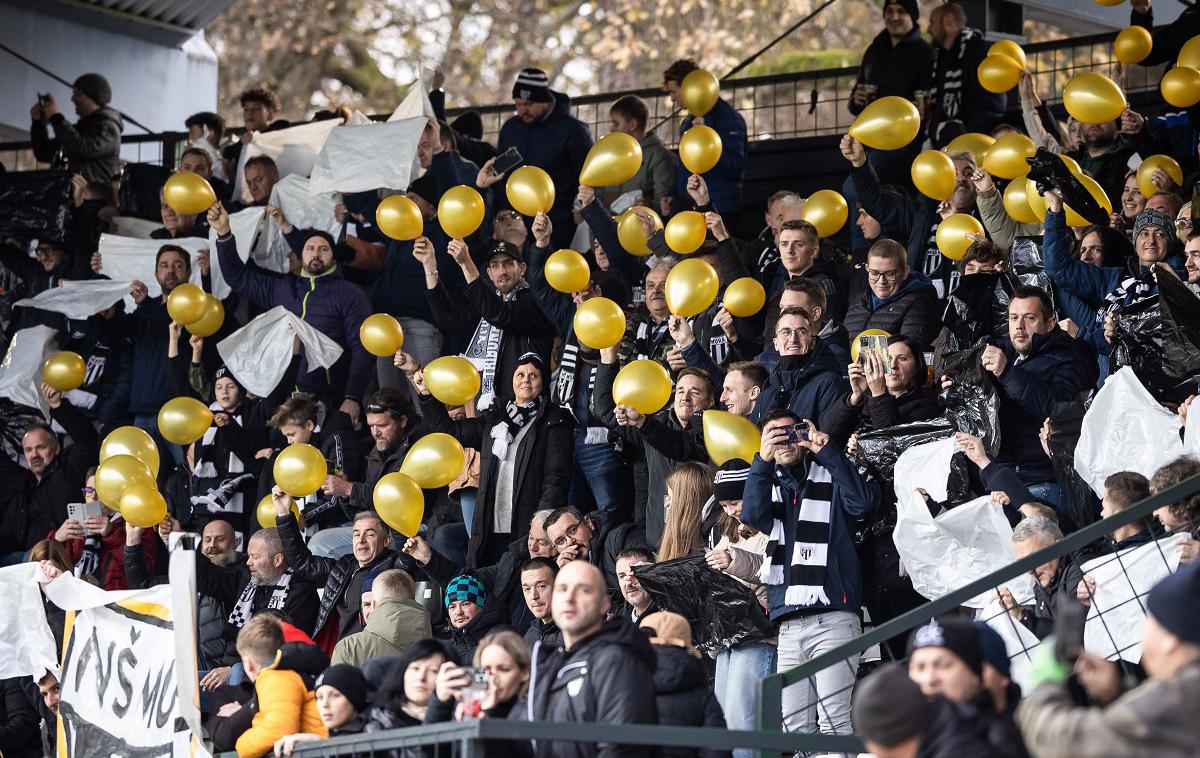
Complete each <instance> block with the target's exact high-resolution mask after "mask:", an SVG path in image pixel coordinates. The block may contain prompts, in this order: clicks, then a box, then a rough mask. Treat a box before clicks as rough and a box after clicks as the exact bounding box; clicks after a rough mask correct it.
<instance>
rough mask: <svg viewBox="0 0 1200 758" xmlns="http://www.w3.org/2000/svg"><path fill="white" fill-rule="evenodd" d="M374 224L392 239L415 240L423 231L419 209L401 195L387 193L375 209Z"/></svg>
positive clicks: (423, 220)
mask: <svg viewBox="0 0 1200 758" xmlns="http://www.w3.org/2000/svg"><path fill="white" fill-rule="evenodd" d="M375 225H376V226H378V227H379V230H380V231H381V232H383V233H384V234H386V235H387V236H389V237H391V238H392V239H394V240H400V241H401V242H404V241H406V240H415V239H416V238H417V237H420V236H421V232H423V231H425V218H424V217H423V216H422V215H421V209H420V208H418V207H417V204H416V203H414V202H413V201H412V200H411V199H409V198H407V197H405V196H403V195H388V196H387V197H385V198H384V199H383V200H381V201H380V202H379V207H378V208H376V209H375Z"/></svg>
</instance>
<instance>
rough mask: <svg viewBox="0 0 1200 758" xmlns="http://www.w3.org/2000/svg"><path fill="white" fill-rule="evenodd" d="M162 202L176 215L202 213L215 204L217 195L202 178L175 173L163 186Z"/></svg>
mask: <svg viewBox="0 0 1200 758" xmlns="http://www.w3.org/2000/svg"><path fill="white" fill-rule="evenodd" d="M163 200H164V201H165V202H166V203H167V205H169V206H170V207H171V210H173V211H175V212H176V213H183V214H185V215H187V214H192V213H204V212H205V211H207V210H208V209H209V208H211V207H212V205H213V203H215V202H217V193H215V192H213V188H212V185H211V184H209V183H208V180H207V179H205V178H204V177H203V176H200V175H199V174H193V173H192V172H191V171H176V172H175V173H173V174H171V176H170V177H168V178H167V183H166V184H164V185H163Z"/></svg>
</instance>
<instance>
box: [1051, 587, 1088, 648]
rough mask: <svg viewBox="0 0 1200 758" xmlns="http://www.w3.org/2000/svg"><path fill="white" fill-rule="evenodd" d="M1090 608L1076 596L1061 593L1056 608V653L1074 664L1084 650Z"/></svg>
mask: <svg viewBox="0 0 1200 758" xmlns="http://www.w3.org/2000/svg"><path fill="white" fill-rule="evenodd" d="M1087 614H1088V609H1087V606H1085V605H1084V604H1083V603H1081V602H1079V601H1078V600H1076V599H1075V598H1074V597H1067V596H1066V595H1059V596H1058V602H1057V603H1056V604H1055V609H1054V655H1055V657H1057V658H1058V659H1059V660H1060V661H1063V662H1065V663H1067V664H1069V665H1074V663H1075V661H1076V659H1078V658H1079V651H1080V650H1083V630H1084V626H1085V625H1086V624H1087Z"/></svg>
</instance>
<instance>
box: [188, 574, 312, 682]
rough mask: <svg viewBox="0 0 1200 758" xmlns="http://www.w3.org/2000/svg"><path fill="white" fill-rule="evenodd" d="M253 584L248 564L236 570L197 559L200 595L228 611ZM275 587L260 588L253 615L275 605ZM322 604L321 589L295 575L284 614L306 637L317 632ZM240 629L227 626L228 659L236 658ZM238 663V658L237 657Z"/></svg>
mask: <svg viewBox="0 0 1200 758" xmlns="http://www.w3.org/2000/svg"><path fill="white" fill-rule="evenodd" d="M248 584H250V569H249V568H248V567H247V566H246V564H245V563H238V564H236V565H233V566H217V565H216V564H214V563H213V562H212V561H210V560H209V559H208V558H205V557H203V556H201V555H199V554H197V556H196V591H197V592H199V593H200V594H201V595H207V596H209V597H211V598H213V599H215V600H217V601H218V602H220V603H221V605H222V606H224V607H225V608H229V609H231V611H232V609H233V608H235V607H236V606H237V603H238V599H239V598H240V597H241V596H242V591H243V590H244V589H245V588H246V585H248ZM273 591H274V587H273V586H270V585H260V586H256V587H255V589H254V599H253V600H252V601H251V604H250V608H251V611H252V613H258V612H259V611H261V610H262V609H264V608H266V607H267V604H268V603H269V602H270V601H271V594H272V592H273ZM320 607H321V603H320V599H319V598H318V597H317V588H316V587H315V586H313V584H312V583H311V582H309V581H307V580H306V579H304V577H301V576H296V575H294V574H293V576H292V579H291V584H289V585H288V593H287V599H286V600H285V601H284V604H283V609H282V610H283V612H284V613H285V614H286V615H287V617H288V618H290V619H291V620H292V624H293V625H294V626H295V627H296V628H297V629H299V630H301V631H302V632H304V633H305V634H309V635H311V634H312V633H313V629H315V628H316V623H317V614H318V613H319V611H320ZM238 630H239V627H237V626H234V625H233V624H231V623H229V621H228V620H226V622H225V639H226V641H228V642H229V646H228V649H227V653H226V655H227V656H231V655H232V648H233V642H234V641H235V640H236V639H237V633H238ZM233 660H236V656H233Z"/></svg>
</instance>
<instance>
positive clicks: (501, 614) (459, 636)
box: [447, 602, 509, 661]
mask: <svg viewBox="0 0 1200 758" xmlns="http://www.w3.org/2000/svg"><path fill="white" fill-rule="evenodd" d="M507 616H508V609H507V608H503V607H501V606H500V604H499V603H491V602H486V603H485V604H484V606H483V607H482V608H480V609H479V613H476V614H475V616H474V618H472V619H471V620H470V621H468V622H467V623H466V626H463V627H461V628H459V627H456V626H454V625H453V624H451V625H449V626H448V627H447V631H448V632H449V634H450V640H449V642H450V646H451V647H453V648H454V652H455V653H457V655H458V659H459V660H460V661H472V660H474V659H475V648H477V647H479V643H480V642H481V641H482V640H483V638H484V637H486V636H488V634H490V633H491V632H493V631H502V630H507V629H508V628H509V627H508V623H507V622H508V619H507Z"/></svg>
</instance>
